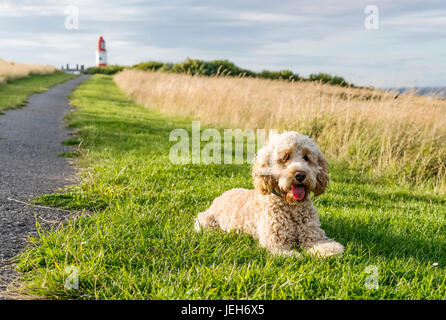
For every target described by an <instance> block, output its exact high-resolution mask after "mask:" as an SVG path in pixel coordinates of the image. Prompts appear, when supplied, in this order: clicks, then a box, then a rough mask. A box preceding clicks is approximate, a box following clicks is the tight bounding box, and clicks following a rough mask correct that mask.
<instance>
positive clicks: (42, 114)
mask: <svg viewBox="0 0 446 320" xmlns="http://www.w3.org/2000/svg"><path fill="white" fill-rule="evenodd" d="M86 78H88V76H85V75H83V76H79V77H77V78H75V79H73V80H70V81H68V82H65V83H62V84H60V85H57V86H55V87H53V88H51V89H50V90H48V91H46V92H43V93H38V94H34V95H32V96H31V97H30V98H29V99H28V103H27V104H26V106H25V107H23V108H21V109H17V110H8V111H6V112H5V114H4V115H0V299H1V298H3V299H5V298H6V299H8V298H11V297H13V296H11V295H10V294H8V292H7V291H5V290H7V289H10V288H11V284H12V283H13V282H15V279H16V277H17V272H16V271H15V269H14V259H13V257H14V256H16V255H17V254H18V253H19V252H20V251H21V250H22V249H23V248H24V247H25V246H26V245H27V242H26V240H27V238H28V237H29V236H30V235H33V236H37V228H36V222H38V223H39V224H40V225H41V226H42V227H43V228H45V229H48V228H51V227H54V226H55V225H57V224H58V223H59V222H61V221H66V219H67V218H68V216H69V215H70V213H69V212H67V211H62V210H57V209H48V208H41V207H36V206H30V205H27V203H28V201H29V199H31V198H34V197H36V196H39V195H42V194H48V193H54V192H57V191H59V190H60V189H61V188H63V187H64V186H66V185H68V184H73V183H74V182H75V181H76V171H75V168H74V167H73V166H72V165H71V164H70V161H69V159H67V158H64V157H61V156H59V155H60V154H61V153H64V152H72V151H73V149H72V147H69V146H64V145H62V144H61V142H62V141H64V140H67V139H69V138H70V137H71V135H70V131H69V130H68V129H67V128H66V124H65V123H64V121H63V118H64V117H65V115H66V114H68V113H69V112H71V111H72V107H71V106H70V104H69V101H68V98H67V96H68V95H69V94H70V93H71V92H72V90H73V89H75V88H76V87H77V86H78V85H79V84H80V83H81V82H82V81H84V80H85V79H86Z"/></svg>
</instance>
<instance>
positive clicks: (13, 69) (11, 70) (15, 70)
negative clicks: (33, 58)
mask: <svg viewBox="0 0 446 320" xmlns="http://www.w3.org/2000/svg"><path fill="white" fill-rule="evenodd" d="M56 70H57V69H56V68H55V67H53V66H47V65H38V64H30V63H18V62H13V61H5V60H3V59H0V84H1V83H5V82H8V81H12V80H15V79H19V78H24V77H28V76H29V75H32V74H47V73H52V72H55V71H56Z"/></svg>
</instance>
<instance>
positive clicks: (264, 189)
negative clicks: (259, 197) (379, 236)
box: [252, 147, 274, 194]
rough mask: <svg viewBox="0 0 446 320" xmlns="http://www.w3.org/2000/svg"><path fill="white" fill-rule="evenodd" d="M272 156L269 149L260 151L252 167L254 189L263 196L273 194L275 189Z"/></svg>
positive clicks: (265, 148)
mask: <svg viewBox="0 0 446 320" xmlns="http://www.w3.org/2000/svg"><path fill="white" fill-rule="evenodd" d="M270 155H271V152H270V150H269V149H268V148H267V147H264V148H262V149H260V150H259V152H258V153H257V155H256V157H255V159H254V164H253V166H252V178H253V180H254V187H255V188H256V189H257V190H259V191H260V192H261V193H263V194H268V193H271V192H272V191H273V188H274V177H273V172H272V170H271V167H270Z"/></svg>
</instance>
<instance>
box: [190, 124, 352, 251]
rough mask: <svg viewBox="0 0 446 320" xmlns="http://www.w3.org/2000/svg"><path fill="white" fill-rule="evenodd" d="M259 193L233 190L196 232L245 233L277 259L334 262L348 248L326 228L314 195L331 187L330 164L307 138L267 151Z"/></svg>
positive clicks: (277, 141)
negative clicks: (303, 253) (307, 256)
mask: <svg viewBox="0 0 446 320" xmlns="http://www.w3.org/2000/svg"><path fill="white" fill-rule="evenodd" d="M252 177H253V180H254V187H255V189H254V190H248V189H232V190H229V191H226V192H225V193H223V194H222V195H221V196H220V197H218V198H216V199H215V200H214V201H213V203H212V205H211V206H210V207H209V209H207V210H206V211H204V212H200V213H199V214H198V217H197V219H196V221H195V230H196V231H200V230H201V228H204V229H209V228H213V229H222V230H224V231H230V230H234V231H237V232H239V231H243V232H246V233H248V234H251V235H252V236H253V237H255V238H256V239H258V240H259V243H260V245H261V246H262V247H264V248H267V249H268V250H269V251H270V252H271V253H273V254H277V255H284V256H296V257H299V256H300V254H299V253H298V252H297V251H296V250H293V249H294V247H295V246H300V247H301V248H302V249H304V250H305V251H306V252H307V253H308V254H310V255H316V256H319V257H331V256H334V255H337V254H341V253H342V252H343V250H344V247H343V246H342V245H341V244H339V243H337V242H335V241H333V240H331V239H329V238H328V237H327V236H326V235H325V232H324V230H322V229H321V228H320V222H319V217H318V215H317V209H316V208H315V207H314V206H313V203H312V201H311V198H310V192H313V193H314V195H315V196H317V195H320V194H322V193H323V192H324V191H325V188H326V186H327V184H328V181H329V176H328V163H327V160H326V159H325V157H324V155H323V154H322V153H321V151H320V150H319V148H318V147H317V146H316V144H315V143H314V142H313V140H312V139H310V138H309V137H307V136H304V135H301V134H299V133H297V132H285V133H283V134H280V135H276V136H273V137H272V138H271V141H270V142H269V143H268V145H266V146H265V147H263V148H261V149H260V150H259V151H258V153H257V155H256V158H255V160H254V164H253V168H252Z"/></svg>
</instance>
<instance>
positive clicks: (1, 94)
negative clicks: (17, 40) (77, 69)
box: [0, 72, 76, 114]
mask: <svg viewBox="0 0 446 320" xmlns="http://www.w3.org/2000/svg"><path fill="white" fill-rule="evenodd" d="M75 77H76V76H75V75H72V74H68V73H63V72H54V73H50V74H44V75H38V74H35V75H32V76H30V77H26V78H21V79H17V80H14V81H11V82H7V83H4V84H0V114H1V113H2V111H4V110H6V109H15V108H19V107H21V106H23V105H24V104H25V103H26V100H27V99H28V97H29V96H30V95H32V94H33V93H38V92H42V91H46V90H48V89H49V88H51V87H52V86H54V85H56V84H59V83H61V82H64V81H67V80H70V79H73V78H75Z"/></svg>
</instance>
